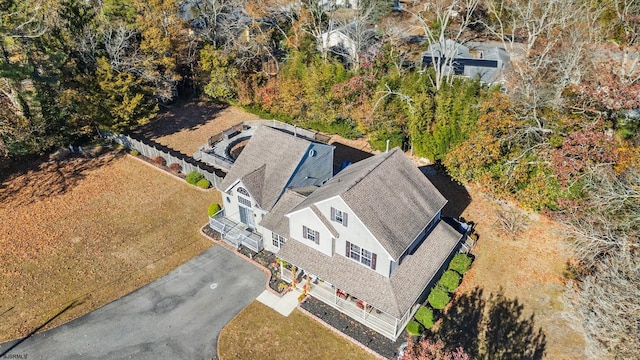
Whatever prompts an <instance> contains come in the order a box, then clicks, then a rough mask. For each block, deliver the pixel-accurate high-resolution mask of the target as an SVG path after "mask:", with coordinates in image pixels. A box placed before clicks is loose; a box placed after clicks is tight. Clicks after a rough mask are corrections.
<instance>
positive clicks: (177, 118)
mask: <svg viewBox="0 0 640 360" xmlns="http://www.w3.org/2000/svg"><path fill="white" fill-rule="evenodd" d="M256 119H258V116H256V115H253V114H250V113H247V112H245V111H243V110H242V109H239V108H237V107H235V106H229V107H222V106H217V105H213V104H211V103H208V102H206V101H199V102H193V103H186V104H177V105H175V106H173V107H172V108H171V109H169V110H167V111H165V112H163V113H161V114H160V115H158V117H157V118H156V119H154V120H153V121H152V122H151V123H150V124H148V125H147V126H145V127H143V128H142V129H141V131H142V132H143V133H144V134H145V135H146V136H148V137H149V138H153V139H154V140H155V141H157V142H159V143H160V144H163V145H165V146H168V147H170V148H172V149H175V150H178V151H180V152H182V153H184V154H187V155H189V156H191V155H193V153H194V152H196V151H197V150H198V148H199V147H200V146H201V145H203V144H205V143H206V142H207V140H208V139H209V138H210V137H211V136H213V135H215V134H217V133H219V132H222V131H223V130H225V129H227V128H229V127H231V126H233V125H236V124H239V123H241V122H243V121H246V120H256Z"/></svg>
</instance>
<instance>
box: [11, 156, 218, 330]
mask: <svg viewBox="0 0 640 360" xmlns="http://www.w3.org/2000/svg"><path fill="white" fill-rule="evenodd" d="M0 199H2V201H1V202H0V248H2V254H1V255H0V260H1V262H0V274H1V276H0V314H2V322H0V341H4V340H9V339H12V338H17V337H21V336H24V335H26V334H28V333H29V332H31V331H33V330H34V329H36V328H38V327H40V326H41V325H43V324H45V323H46V322H47V321H48V320H50V319H51V318H52V317H54V316H55V315H56V314H58V312H60V311H61V310H62V309H64V308H65V307H67V306H68V305H69V304H71V303H74V302H75V304H74V306H73V307H72V308H70V309H68V310H67V311H65V312H64V313H63V314H62V315H61V316H59V317H57V318H56V319H55V320H54V321H52V322H51V323H49V324H47V326H46V327H45V329H46V328H51V327H54V326H57V325H60V324H62V323H64V322H66V321H69V320H71V319H73V318H76V317H78V316H81V315H83V314H86V313H87V312H89V311H91V310H94V309H96V308H98V307H100V306H102V305H104V304H106V303H108V302H110V301H113V300H115V299H117V298H119V297H121V296H123V295H125V294H127V293H129V292H131V291H133V290H135V289H137V288H139V287H141V286H143V285H145V284H147V283H149V282H150V281H152V280H154V279H156V278H158V277H161V276H162V275H164V274H166V273H167V272H169V271H170V270H172V269H174V268H175V267H177V266H178V265H180V264H182V263H184V262H185V261H187V260H189V259H191V258H192V257H193V256H195V255H197V254H199V253H201V252H202V251H204V250H205V249H206V248H207V247H209V246H211V242H210V241H208V240H206V239H204V238H203V237H202V236H201V235H200V234H199V228H200V226H202V224H203V223H205V222H206V209H207V205H208V204H209V203H211V202H214V201H218V202H219V201H220V199H219V194H218V193H217V192H216V191H210V192H206V193H203V192H202V191H199V190H197V189H196V188H194V187H191V186H190V185H188V184H186V183H185V182H183V181H180V180H177V179H175V178H173V177H171V176H169V175H166V174H165V173H163V172H161V171H158V170H156V169H153V168H151V167H149V166H148V165H145V164H143V163H141V162H140V161H138V160H136V159H133V158H131V157H128V156H123V155H114V154H113V153H109V154H106V155H103V156H102V157H100V158H98V159H77V158H76V159H70V160H67V161H65V162H63V163H60V164H56V163H42V164H40V165H39V166H37V167H36V168H35V169H31V170H29V171H28V172H26V173H20V174H17V175H13V176H11V177H9V179H8V180H6V181H5V182H4V183H3V184H2V186H0Z"/></svg>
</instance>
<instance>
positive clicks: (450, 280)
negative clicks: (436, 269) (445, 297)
mask: <svg viewBox="0 0 640 360" xmlns="http://www.w3.org/2000/svg"><path fill="white" fill-rule="evenodd" d="M458 285H460V274H458V273H457V272H455V271H453V270H447V271H445V272H444V274H442V277H441V278H440V281H438V286H439V287H441V288H443V289H445V290H447V291H448V292H450V293H452V292H454V291H455V290H456V288H457V287H458Z"/></svg>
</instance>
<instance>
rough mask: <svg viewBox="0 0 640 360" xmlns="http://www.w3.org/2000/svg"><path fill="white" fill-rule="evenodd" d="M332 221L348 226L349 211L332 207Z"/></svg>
mask: <svg viewBox="0 0 640 360" xmlns="http://www.w3.org/2000/svg"><path fill="white" fill-rule="evenodd" d="M331 221H335V222H337V223H340V224H342V225H344V226H347V213H346V212H344V211H341V210H338V209H336V208H334V207H332V208H331Z"/></svg>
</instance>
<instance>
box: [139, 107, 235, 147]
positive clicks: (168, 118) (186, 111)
mask: <svg viewBox="0 0 640 360" xmlns="http://www.w3.org/2000/svg"><path fill="white" fill-rule="evenodd" d="M227 107H228V105H224V104H215V103H210V102H206V101H194V100H192V99H185V100H180V101H178V102H176V103H174V104H173V105H171V106H170V107H168V108H167V109H165V110H163V111H161V112H160V113H159V114H158V115H157V116H156V117H155V118H154V119H152V120H151V121H150V122H149V123H147V124H145V125H142V126H140V127H138V128H137V129H136V130H134V132H136V133H138V134H141V135H143V136H144V137H146V138H148V139H156V138H159V137H162V136H166V135H171V134H174V133H177V132H180V131H181V130H185V129H188V130H194V129H197V128H198V127H200V126H202V125H204V124H205V123H206V122H208V121H211V120H212V119H213V118H215V117H216V115H218V114H219V113H220V112H221V111H223V110H224V109H226V108H227ZM211 135H214V134H211Z"/></svg>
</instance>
